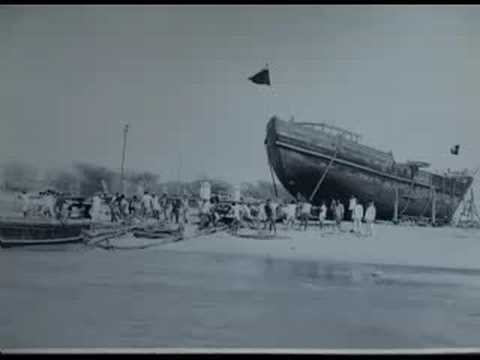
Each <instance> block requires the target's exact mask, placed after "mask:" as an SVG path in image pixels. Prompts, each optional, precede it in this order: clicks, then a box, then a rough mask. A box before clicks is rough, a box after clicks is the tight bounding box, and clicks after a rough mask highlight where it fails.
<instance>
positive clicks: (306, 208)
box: [300, 200, 312, 231]
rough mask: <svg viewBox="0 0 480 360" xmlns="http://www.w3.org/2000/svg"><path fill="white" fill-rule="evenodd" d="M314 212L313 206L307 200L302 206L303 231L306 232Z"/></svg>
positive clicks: (301, 223)
mask: <svg viewBox="0 0 480 360" xmlns="http://www.w3.org/2000/svg"><path fill="white" fill-rule="evenodd" d="M311 212H312V204H310V203H309V202H308V201H307V200H305V201H303V202H302V205H301V214H300V219H301V222H300V228H301V227H302V225H303V229H304V230H305V231H306V230H307V227H308V220H309V219H310V214H311Z"/></svg>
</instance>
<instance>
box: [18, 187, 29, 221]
mask: <svg viewBox="0 0 480 360" xmlns="http://www.w3.org/2000/svg"><path fill="white" fill-rule="evenodd" d="M19 197H20V200H21V201H22V213H23V217H27V215H28V212H29V211H30V207H31V205H30V197H29V196H28V195H27V192H26V191H22V193H21V194H20V195H19Z"/></svg>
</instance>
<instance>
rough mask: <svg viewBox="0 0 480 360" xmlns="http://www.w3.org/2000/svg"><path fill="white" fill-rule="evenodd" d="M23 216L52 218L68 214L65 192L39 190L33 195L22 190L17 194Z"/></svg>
mask: <svg viewBox="0 0 480 360" xmlns="http://www.w3.org/2000/svg"><path fill="white" fill-rule="evenodd" d="M19 197H20V199H21V203H22V205H21V207H22V214H23V217H25V218H26V217H29V216H32V215H33V216H43V217H46V218H52V219H61V218H64V217H67V216H68V212H69V211H70V209H69V208H68V204H67V203H66V201H65V194H63V193H60V192H56V191H54V190H50V189H48V190H46V191H43V192H39V193H38V194H37V195H35V196H31V195H29V194H27V192H26V191H23V192H22V193H21V194H20V195H19Z"/></svg>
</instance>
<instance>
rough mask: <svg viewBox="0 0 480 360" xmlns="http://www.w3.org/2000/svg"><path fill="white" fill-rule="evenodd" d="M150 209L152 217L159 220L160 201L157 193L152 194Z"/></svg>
mask: <svg viewBox="0 0 480 360" xmlns="http://www.w3.org/2000/svg"><path fill="white" fill-rule="evenodd" d="M152 210H153V217H154V218H155V219H157V220H160V202H159V200H158V196H157V194H155V193H154V194H153V195H152Z"/></svg>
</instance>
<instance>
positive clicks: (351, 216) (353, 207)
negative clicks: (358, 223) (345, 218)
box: [348, 195, 357, 232]
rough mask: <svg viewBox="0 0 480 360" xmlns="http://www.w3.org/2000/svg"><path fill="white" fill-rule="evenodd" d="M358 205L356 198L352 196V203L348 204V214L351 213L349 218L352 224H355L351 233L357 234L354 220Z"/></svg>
mask: <svg viewBox="0 0 480 360" xmlns="http://www.w3.org/2000/svg"><path fill="white" fill-rule="evenodd" d="M356 205H357V199H356V198H355V196H353V195H352V196H351V197H350V201H349V202H348V212H349V213H350V214H349V215H350V216H349V217H350V220H352V222H353V227H352V230H351V232H355V221H354V219H353V213H354V210H355V206H356Z"/></svg>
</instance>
